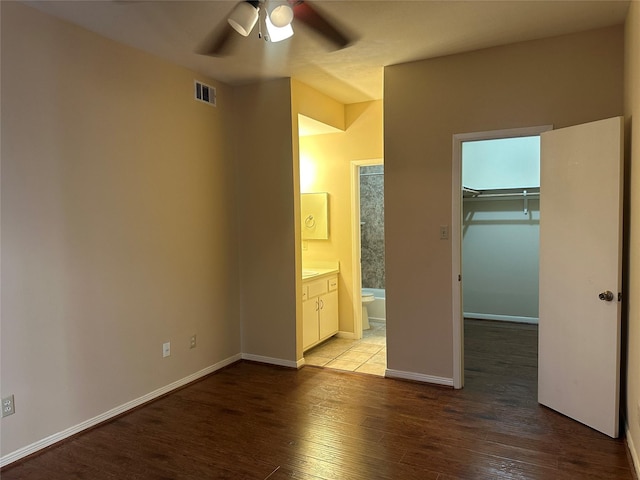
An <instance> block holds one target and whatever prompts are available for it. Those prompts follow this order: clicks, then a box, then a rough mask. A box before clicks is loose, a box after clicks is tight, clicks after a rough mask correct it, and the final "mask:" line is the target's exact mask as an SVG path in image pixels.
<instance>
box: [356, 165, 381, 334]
mask: <svg viewBox="0 0 640 480" xmlns="http://www.w3.org/2000/svg"><path fill="white" fill-rule="evenodd" d="M358 187H359V188H358V192H359V195H358V197H359V199H358V202H357V206H358V208H359V222H358V227H359V231H360V233H359V238H358V240H359V253H360V255H359V258H360V293H361V297H360V301H361V326H362V328H361V330H362V337H363V338H364V339H367V340H370V341H372V342H381V341H383V340H384V342H385V344H386V294H385V251H384V165H383V164H380V163H377V164H361V165H358Z"/></svg>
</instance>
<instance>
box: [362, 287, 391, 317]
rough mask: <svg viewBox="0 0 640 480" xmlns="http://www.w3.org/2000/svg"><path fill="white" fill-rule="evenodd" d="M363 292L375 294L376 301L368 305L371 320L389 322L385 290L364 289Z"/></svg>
mask: <svg viewBox="0 0 640 480" xmlns="http://www.w3.org/2000/svg"><path fill="white" fill-rule="evenodd" d="M362 292H363V293H364V292H366V293H373V296H374V298H375V300H374V301H373V302H372V303H369V304H368V305H367V311H368V312H369V319H371V320H377V321H378V322H385V321H386V320H387V314H386V306H385V294H384V288H363V289H362Z"/></svg>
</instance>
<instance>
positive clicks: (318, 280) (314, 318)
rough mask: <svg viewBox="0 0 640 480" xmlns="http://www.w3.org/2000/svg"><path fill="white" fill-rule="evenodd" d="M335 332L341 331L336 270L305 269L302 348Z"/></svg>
mask: <svg viewBox="0 0 640 480" xmlns="http://www.w3.org/2000/svg"><path fill="white" fill-rule="evenodd" d="M336 333H338V272H337V270H334V269H324V270H323V269H314V270H303V272H302V346H303V350H308V349H309V348H311V347H313V346H315V345H317V344H319V343H320V342H322V341H324V340H326V339H327V338H329V337H331V336H332V335H335V334H336Z"/></svg>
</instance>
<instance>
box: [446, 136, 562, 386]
mask: <svg viewBox="0 0 640 480" xmlns="http://www.w3.org/2000/svg"><path fill="white" fill-rule="evenodd" d="M548 129H549V127H534V128H532V129H514V130H508V131H497V132H481V133H475V134H464V135H456V136H454V150H455V151H456V155H455V157H454V158H457V162H458V164H459V165H458V168H459V170H458V172H456V173H457V174H456V175H454V182H455V183H454V186H453V188H454V191H457V194H456V195H455V196H454V202H453V214H454V217H453V218H454V220H453V223H452V239H453V240H454V244H453V245H452V247H453V252H454V267H453V268H454V271H453V272H452V273H453V274H454V275H453V282H454V292H459V295H455V294H454V312H460V314H461V317H462V318H458V319H457V321H456V319H455V318H454V330H455V329H456V328H457V329H458V330H457V332H456V335H459V337H458V338H460V342H459V343H458V344H457V348H455V347H456V345H454V349H456V350H457V353H456V354H454V361H456V359H457V365H456V368H455V370H454V386H455V387H456V388H461V387H462V386H463V382H464V381H465V376H464V375H467V380H468V381H480V382H481V381H482V371H483V368H484V367H485V366H487V365H488V364H489V363H490V362H494V363H495V362H500V363H501V364H504V365H511V364H513V368H517V369H518V371H520V372H522V373H521V374H522V376H523V378H524V379H527V380H530V381H531V382H529V383H531V384H532V385H533V384H535V378H536V374H537V323H538V265H539V260H538V251H539V220H540V206H539V205H540V204H539V201H540V200H539V199H540V173H539V172H540V146H539V145H540V143H539V142H540V136H539V135H540V133H541V132H542V131H546V130H548ZM455 166H456V165H455V164H454V168H455ZM455 197H457V198H455ZM456 218H458V219H459V220H456ZM456 254H458V255H457V258H456ZM460 274H461V275H460ZM459 275H460V276H459ZM456 303H457V305H456ZM454 315H456V314H455V313H454ZM483 342H484V344H483V346H481V348H479V349H478V348H477V347H478V344H480V343H483ZM491 344H496V345H497V344H500V345H503V346H502V347H501V348H500V349H499V350H500V351H496V352H492V351H491ZM470 347H472V348H470ZM458 349H460V350H458ZM468 350H469V351H471V350H473V352H475V353H473V354H472V353H470V352H469V353H468ZM478 352H481V354H480V355H478ZM518 352H521V353H525V352H526V359H524V360H523V358H524V357H522V356H518V355H517V354H518ZM490 357H491V358H490ZM498 357H499V358H498ZM520 360H523V364H522V365H520V364H517V365H516V363H518V362H519V361H520ZM513 362H515V363H513Z"/></svg>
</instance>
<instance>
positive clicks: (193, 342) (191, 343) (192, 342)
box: [189, 333, 196, 348]
mask: <svg viewBox="0 0 640 480" xmlns="http://www.w3.org/2000/svg"><path fill="white" fill-rule="evenodd" d="M189 348H196V335H195V333H194V334H193V335H191V339H190V340H189Z"/></svg>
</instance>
